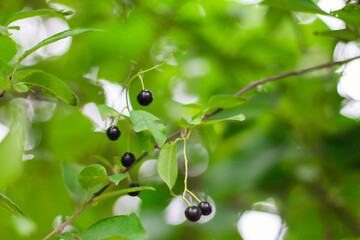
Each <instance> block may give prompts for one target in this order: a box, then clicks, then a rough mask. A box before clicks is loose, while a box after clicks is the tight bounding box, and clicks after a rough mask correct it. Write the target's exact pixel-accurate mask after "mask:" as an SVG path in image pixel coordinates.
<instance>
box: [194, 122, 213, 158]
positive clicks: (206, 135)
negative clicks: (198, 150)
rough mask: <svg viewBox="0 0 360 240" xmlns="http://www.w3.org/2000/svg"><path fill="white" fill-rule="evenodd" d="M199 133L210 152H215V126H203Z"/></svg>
mask: <svg viewBox="0 0 360 240" xmlns="http://www.w3.org/2000/svg"><path fill="white" fill-rule="evenodd" d="M198 133H199V136H200V138H201V140H202V141H203V143H204V145H205V147H206V149H207V150H208V152H209V153H212V152H214V150H215V146H216V132H215V128H214V126H212V125H208V126H202V127H200V128H199V130H198Z"/></svg>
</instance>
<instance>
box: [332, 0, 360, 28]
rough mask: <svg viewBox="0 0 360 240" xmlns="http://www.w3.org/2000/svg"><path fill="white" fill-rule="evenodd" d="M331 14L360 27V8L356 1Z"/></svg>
mask: <svg viewBox="0 0 360 240" xmlns="http://www.w3.org/2000/svg"><path fill="white" fill-rule="evenodd" d="M330 15H332V16H334V17H336V18H339V19H341V20H343V21H344V22H345V23H346V24H348V25H351V26H353V27H355V28H356V29H359V27H360V8H359V7H358V6H356V4H355V3H353V4H347V5H345V7H344V8H342V9H340V10H337V11H333V12H331V13H330Z"/></svg>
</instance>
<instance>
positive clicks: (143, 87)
mask: <svg viewBox="0 0 360 240" xmlns="http://www.w3.org/2000/svg"><path fill="white" fill-rule="evenodd" d="M139 78H140V82H141V87H142V90H145V86H144V81H143V79H142V77H141V75H139Z"/></svg>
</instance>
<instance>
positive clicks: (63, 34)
mask: <svg viewBox="0 0 360 240" xmlns="http://www.w3.org/2000/svg"><path fill="white" fill-rule="evenodd" d="M91 31H99V30H96V29H90V28H73V29H68V30H65V31H63V32H60V33H57V34H55V35H52V36H51V37H48V38H46V39H45V40H43V41H41V42H39V43H38V44H37V45H36V46H34V47H32V48H30V49H29V50H27V51H25V52H24V54H23V55H21V56H20V57H19V59H18V62H17V64H19V63H20V62H21V61H22V60H24V58H26V57H27V56H29V55H30V54H31V53H33V52H35V51H36V50H38V49H39V48H41V47H44V46H46V45H49V44H50V43H53V42H56V41H59V40H61V39H63V38H66V37H70V36H74V35H77V34H80V33H85V32H91Z"/></svg>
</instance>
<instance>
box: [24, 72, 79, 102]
mask: <svg viewBox="0 0 360 240" xmlns="http://www.w3.org/2000/svg"><path fill="white" fill-rule="evenodd" d="M19 83H23V84H33V85H37V86H40V87H42V88H45V89H46V90H48V91H50V92H51V93H52V94H53V95H55V96H56V97H57V98H60V99H61V100H63V101H64V102H65V103H67V104H70V105H73V106H76V105H77V104H78V102H79V99H78V97H77V96H76V95H75V93H74V92H73V91H71V89H70V88H69V87H68V86H67V85H66V84H65V83H64V82H63V81H61V80H60V79H59V78H57V77H55V76H54V75H52V74H49V73H46V72H42V71H34V72H32V73H30V74H28V75H27V76H26V77H25V78H23V79H21V80H20V81H19Z"/></svg>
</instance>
